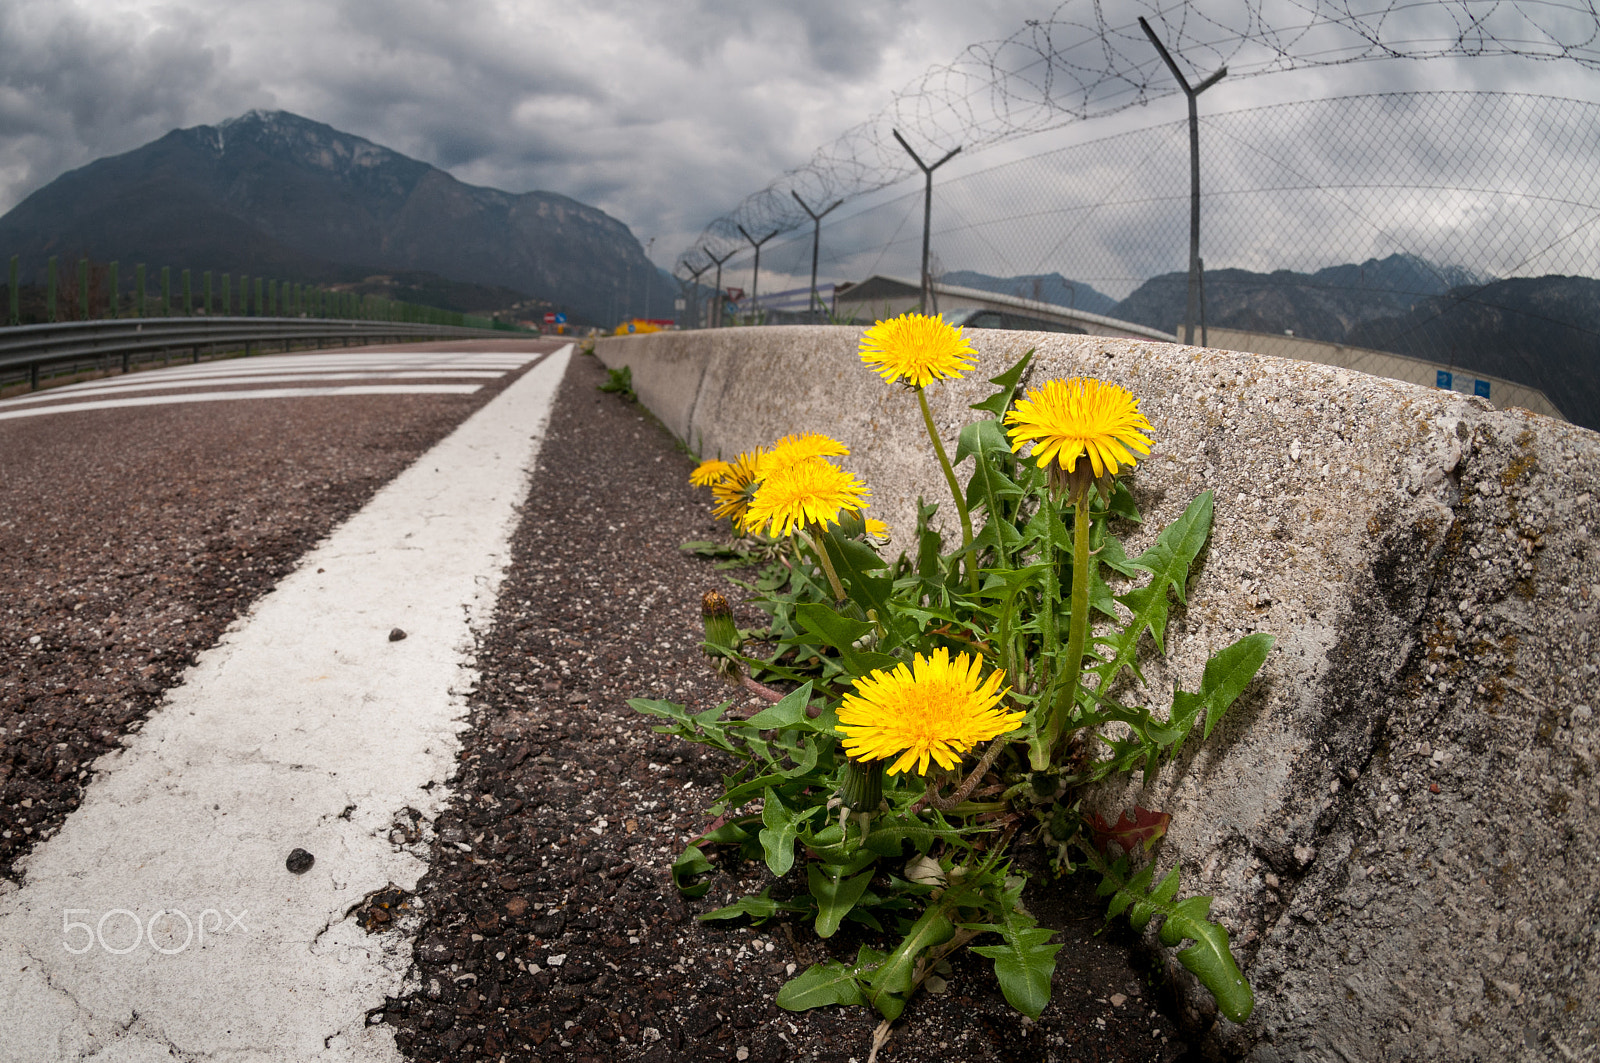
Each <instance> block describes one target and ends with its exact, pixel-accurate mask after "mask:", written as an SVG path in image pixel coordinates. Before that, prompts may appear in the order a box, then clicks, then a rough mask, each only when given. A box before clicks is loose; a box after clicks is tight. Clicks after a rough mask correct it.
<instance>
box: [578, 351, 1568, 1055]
mask: <svg viewBox="0 0 1600 1063" xmlns="http://www.w3.org/2000/svg"><path fill="white" fill-rule="evenodd" d="M860 331H861V330H860V329H855V328H835V327H793V328H782V329H727V330H721V331H716V332H687V333H661V334H656V335H651V336H643V337H629V338H618V339H611V340H604V341H602V342H601V343H600V344H599V346H598V350H597V353H598V355H599V357H600V358H601V359H602V360H603V361H604V362H605V363H606V364H607V365H609V366H611V367H613V368H615V367H620V366H622V365H629V366H631V368H632V372H633V380H634V387H635V389H636V390H637V391H638V393H639V395H640V398H641V400H642V401H643V402H644V403H645V404H646V405H647V406H649V407H650V408H651V409H652V410H654V411H655V412H656V413H657V415H658V416H659V417H660V418H661V419H662V420H663V421H664V422H665V423H666V424H667V426H668V427H669V428H671V429H672V431H673V432H675V433H677V434H678V435H679V436H680V437H681V438H683V439H685V440H686V441H687V442H688V443H689V444H690V445H691V446H693V447H694V448H695V449H696V450H698V451H699V452H700V453H702V454H703V455H705V456H713V455H716V454H718V453H721V454H722V455H723V456H725V457H732V456H733V454H734V453H736V452H738V451H740V450H743V449H747V448H749V447H752V446H755V445H758V444H761V443H764V442H768V441H770V440H772V439H774V438H776V437H778V436H780V435H783V434H785V433H787V432H793V431H807V430H810V431H820V432H826V433H828V434H830V435H833V436H835V437H837V438H839V439H841V440H843V441H845V442H846V443H848V444H850V446H851V447H852V448H853V453H852V454H851V456H850V457H849V458H847V459H844V464H846V465H847V466H848V467H849V468H850V469H851V470H852V471H853V472H855V473H856V474H858V475H859V476H861V477H862V478H863V479H864V480H866V482H867V483H868V484H869V485H870V487H871V488H872V490H873V506H872V508H871V509H870V510H869V514H870V515H875V516H878V517H880V518H883V519H885V520H888V521H889V522H890V523H891V524H892V525H893V526H894V527H895V530H896V534H897V545H898V544H899V543H901V542H902V541H903V539H904V536H905V533H906V531H908V530H909V529H910V527H911V524H912V522H913V521H914V517H915V503H916V499H917V497H918V496H919V495H920V496H924V497H926V498H927V499H928V500H929V501H938V500H940V499H941V498H942V497H943V496H944V493H945V490H946V489H945V487H944V485H943V482H942V480H941V478H940V477H939V474H938V473H937V471H936V469H935V467H934V465H933V461H932V455H931V448H930V446H929V444H928V442H927V439H926V437H925V435H924V434H923V429H922V425H921V421H920V417H919V415H918V413H917V407H916V402H915V399H914V397H913V396H912V395H911V394H910V393H908V392H906V391H904V390H903V389H900V388H897V387H891V386H888V385H886V384H884V383H883V382H882V381H881V380H880V379H879V378H878V377H876V376H874V375H873V374H872V373H871V372H869V371H868V370H867V369H866V368H865V367H864V366H863V365H861V363H860V361H859V359H858V357H857V355H856V342H857V339H858V337H859V335H860ZM973 339H974V341H975V343H976V345H977V347H978V349H979V352H980V355H981V360H980V364H979V367H978V369H977V371H975V372H973V373H971V374H969V375H968V376H967V377H965V378H964V379H962V380H960V381H955V382H951V383H947V384H942V385H935V386H933V387H931V388H930V389H929V400H930V403H931V405H932V407H933V409H934V412H935V417H936V420H937V422H938V424H939V426H940V429H941V431H942V432H943V433H944V436H945V439H946V441H947V445H948V444H953V442H954V440H955V438H956V435H957V432H958V431H959V428H960V425H961V424H963V423H965V422H966V421H967V420H968V419H969V417H970V415H971V413H970V411H969V410H968V408H967V407H968V406H969V405H970V404H971V403H973V402H976V401H979V400H980V399H982V398H984V397H986V395H987V394H988V392H989V390H991V389H990V386H989V385H988V384H986V383H985V382H984V381H985V379H986V378H987V377H990V376H993V375H995V374H997V373H999V372H1000V371H1001V370H1002V369H1003V368H1004V367H1005V366H1007V365H1009V364H1011V362H1012V361H1014V360H1015V359H1016V358H1017V357H1019V356H1020V355H1021V354H1022V353H1023V352H1024V351H1026V350H1027V349H1028V348H1029V347H1036V348H1037V349H1038V352H1039V353H1038V356H1037V357H1036V359H1035V361H1034V364H1033V367H1032V369H1031V371H1030V374H1029V382H1031V383H1032V384H1034V385H1037V384H1038V383H1040V382H1042V381H1044V380H1046V379H1049V378H1051V377H1057V376H1069V375H1092V376H1096V377H1100V378H1102V379H1105V380H1109V381H1112V382H1115V383H1117V384H1121V385H1122V386H1124V387H1126V388H1128V389H1129V390H1131V391H1132V392H1133V393H1134V394H1135V395H1137V396H1139V397H1140V398H1141V409H1142V410H1143V411H1144V412H1145V414H1146V415H1147V416H1148V417H1149V419H1150V421H1151V423H1152V425H1154V428H1155V432H1154V433H1153V437H1154V439H1155V451H1154V453H1152V455H1151V456H1150V457H1149V458H1148V459H1146V460H1145V461H1143V462H1141V463H1140V465H1139V467H1138V470H1137V472H1135V473H1134V474H1133V475H1132V477H1131V478H1130V487H1131V488H1132V490H1133V493H1134V495H1135V497H1136V498H1137V500H1138V501H1139V503H1140V506H1141V508H1142V509H1143V511H1144V514H1145V517H1146V523H1145V525H1144V527H1143V528H1142V529H1138V530H1136V531H1135V532H1133V533H1132V534H1131V535H1129V536H1127V542H1128V547H1129V549H1130V551H1134V552H1136V551H1137V550H1139V549H1141V548H1142V547H1143V546H1144V545H1146V544H1147V543H1148V542H1149V540H1150V539H1151V538H1153V536H1154V534H1155V532H1156V531H1157V530H1158V529H1160V528H1161V527H1163V526H1165V524H1166V523H1167V522H1168V521H1170V520H1171V519H1172V518H1173V517H1174V516H1176V515H1177V514H1178V513H1179V512H1181V510H1182V508H1183V507H1184V506H1185V505H1186V504H1187V503H1188V502H1189V501H1190V500H1191V499H1192V498H1193V497H1194V495H1195V494H1197V493H1198V492H1199V491H1201V490H1203V489H1205V488H1208V487H1209V488H1213V489H1214V490H1215V491H1216V517H1215V524H1214V528H1213V533H1212V540H1211V543H1210V546H1209V547H1208V549H1207V551H1206V552H1205V553H1204V554H1202V562H1201V565H1200V569H1199V572H1198V574H1197V575H1196V576H1195V578H1194V579H1193V580H1192V581H1191V585H1190V588H1189V601H1188V606H1187V607H1186V608H1177V609H1175V611H1174V614H1173V619H1172V622H1171V627H1170V634H1169V642H1168V650H1169V652H1170V654H1171V656H1170V657H1169V658H1168V659H1167V660H1166V661H1165V662H1160V661H1151V662H1149V663H1148V664H1147V665H1146V675H1147V677H1148V678H1149V680H1150V682H1151V684H1152V690H1153V691H1154V695H1153V697H1154V698H1155V700H1156V701H1157V703H1159V699H1160V697H1161V695H1162V693H1163V692H1166V691H1170V686H1171V684H1170V679H1171V678H1172V677H1173V676H1176V677H1177V678H1178V679H1180V680H1181V681H1182V682H1183V683H1184V684H1185V685H1186V686H1187V687H1188V689H1197V686H1196V684H1197V683H1198V681H1199V675H1200V670H1201V668H1202V665H1203V662H1204V660H1205V658H1206V656H1207V655H1208V654H1209V653H1211V652H1212V651H1214V650H1216V649H1217V648H1218V647H1220V646H1222V645H1224V644H1226V643H1228V642H1230V641H1232V640H1233V639H1235V638H1238V637H1239V636H1241V635H1243V634H1246V633H1248V632H1251V631H1266V632H1270V633H1272V634H1273V635H1275V636H1277V639H1278V643H1277V647H1276V648H1275V650H1274V651H1273V653H1272V655H1271V657H1270V658H1269V659H1268V661H1267V664H1266V666H1265V667H1264V668H1263V670H1262V673H1261V675H1260V677H1259V678H1258V680H1257V681H1256V683H1255V684H1254V685H1253V687H1252V688H1251V689H1250V690H1249V691H1248V692H1247V693H1246V694H1245V696H1244V697H1243V698H1241V699H1240V701H1239V702H1238V703H1237V704H1236V705H1235V707H1234V708H1233V709H1232V710H1231V712H1230V715H1229V717H1228V718H1227V720H1226V721H1225V722H1224V725H1223V726H1222V727H1220V728H1219V729H1218V731H1217V732H1216V733H1215V734H1213V736H1212V738H1211V739H1210V740H1209V741H1207V742H1205V743H1191V745H1190V747H1189V748H1188V749H1187V750H1186V751H1185V753H1184V755H1183V756H1182V757H1181V758H1180V759H1179V760H1178V761H1177V762H1175V763H1173V764H1171V765H1168V766H1167V767H1166V768H1164V769H1163V770H1162V772H1161V773H1160V775H1159V776H1158V777H1157V778H1155V779H1152V780H1148V781H1143V780H1137V779H1136V780H1135V781H1133V782H1130V783H1128V784H1126V785H1122V786H1117V787H1108V788H1106V789H1104V790H1102V791H1100V792H1098V793H1096V794H1094V795H1092V797H1091V799H1090V800H1091V803H1092V804H1095V805H1098V806H1100V807H1101V808H1103V809H1105V810H1107V811H1115V810H1117V809H1120V808H1123V807H1126V806H1127V805H1129V804H1131V803H1133V802H1134V801H1138V802H1140V803H1141V804H1143V805H1145V806H1146V807H1151V808H1158V809H1163V810H1165V811H1169V812H1171V813H1173V816H1174V819H1173V828H1172V831H1171V833H1170V834H1169V836H1168V839H1167V840H1166V842H1164V843H1163V847H1162V848H1161V849H1158V850H1157V859H1158V860H1159V861H1160V862H1161V863H1162V864H1163V866H1164V867H1165V866H1170V865H1171V864H1172V863H1174V862H1178V863H1181V865H1182V868H1183V880H1184V891H1185V893H1195V892H1201V893H1207V894H1214V895H1215V896H1216V898H1217V904H1216V907H1215V909H1214V910H1215V912H1216V914H1217V915H1218V917H1219V918H1220V919H1221V920H1222V921H1223V922H1224V924H1225V925H1227V926H1228V927H1229V929H1230V932H1231V933H1232V935H1233V940H1234V944H1235V946H1236V949H1235V951H1236V954H1237V955H1238V957H1239V959H1240V961H1241V963H1242V964H1243V965H1244V968H1245V970H1246V972H1247V974H1248V975H1249V977H1250V979H1251V982H1252V984H1253V985H1254V986H1255V989H1256V994H1257V1001H1258V1003H1257V1008H1256V1012H1255V1014H1254V1015H1253V1016H1252V1017H1251V1019H1250V1020H1249V1022H1248V1023H1247V1024H1246V1025H1244V1026H1242V1027H1240V1026H1234V1025H1232V1024H1231V1023H1228V1022H1226V1021H1225V1020H1220V1019H1217V1018H1215V1016H1214V1012H1213V1010H1212V1008H1211V1007H1210V1005H1209V1000H1208V998H1207V997H1206V995H1205V993H1204V991H1203V990H1198V989H1197V988H1195V987H1193V986H1190V985H1189V984H1188V982H1187V981H1186V979H1187V978H1188V976H1187V973H1186V972H1183V971H1182V969H1181V968H1178V967H1177V966H1176V964H1170V966H1171V967H1172V969H1173V972H1174V979H1175V981H1176V982H1177V983H1178V984H1179V985H1180V987H1187V988H1186V991H1185V1000H1186V1006H1187V1008H1188V1009H1189V1019H1190V1021H1191V1022H1192V1023H1194V1024H1195V1026H1196V1028H1197V1029H1201V1030H1204V1031H1205V1032H1204V1036H1205V1037H1206V1039H1207V1042H1208V1044H1209V1046H1210V1048H1211V1049H1212V1050H1213V1051H1214V1052H1215V1053H1217V1054H1220V1055H1225V1056H1229V1057H1235V1058H1237V1057H1245V1056H1248V1057H1249V1058H1252V1059H1255V1060H1260V1061H1262V1063H1266V1061H1273V1060H1291V1059H1294V1060H1298V1059H1313V1060H1324V1059H1325V1060H1330V1061H1332V1060H1338V1059H1343V1060H1346V1061H1354V1060H1401V1059H1439V1060H1464V1059H1481V1060H1489V1059H1529V1060H1532V1059H1540V1060H1543V1059H1568V1060H1577V1059H1585V1058H1593V1057H1594V1056H1595V1054H1596V1053H1597V1052H1600V1006H1597V1003H1596V1002H1597V1001H1600V843H1597V840H1596V834H1597V828H1600V787H1597V786H1596V781H1595V772H1596V768H1597V764H1596V759H1595V751H1596V744H1597V741H1600V724H1597V721H1596V718H1595V712H1594V710H1595V709H1596V708H1597V707H1600V703H1597V698H1600V677H1597V674H1596V659H1597V655H1600V637H1597V630H1600V548H1597V547H1596V546H1595V545H1594V540H1593V530H1594V529H1600V498H1597V495H1600V435H1597V434H1596V433H1594V432H1590V431H1588V430H1586V429H1582V428H1577V427H1575V426H1573V425H1570V424H1567V423H1564V422H1559V421H1555V420H1551V419H1548V418H1545V417H1541V416H1538V415H1536V414H1531V413H1528V412H1526V411H1521V410H1508V411H1497V410H1495V409H1494V408H1493V407H1492V406H1490V405H1489V404H1488V403H1487V402H1485V401H1483V400H1481V399H1475V398H1468V397H1465V396H1461V395H1457V394H1453V393H1449V392H1443V391H1437V390H1433V389H1428V388H1422V387H1417V386H1414V385H1409V384H1404V383H1400V382H1397V381H1392V380H1385V379H1381V378H1378V377H1372V376H1366V375H1364V374H1361V373H1355V372H1350V371H1348V370H1342V369H1337V368H1333V367H1330V366H1324V365H1316V364H1309V363H1305V362H1294V361H1287V360H1280V359H1275V358H1268V357H1262V356H1258V355H1249V354H1239V353H1235V352H1229V351H1219V350H1209V349H1202V348H1193V347H1183V346H1178V345H1175V344H1163V343H1153V342H1141V341H1135V340H1117V339H1107V338H1102V337H1088V336H1062V335H1051V334H1044V333H1016V332H998V331H988V330H985V331H982V332H980V333H977V334H975V335H974V336H973ZM949 508H950V507H949V506H948V505H946V506H945V510H946V511H948V510H949ZM947 527H948V525H947Z"/></svg>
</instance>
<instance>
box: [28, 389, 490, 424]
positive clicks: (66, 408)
mask: <svg viewBox="0 0 1600 1063" xmlns="http://www.w3.org/2000/svg"><path fill="white" fill-rule="evenodd" d="M482 387H483V385H482V384H354V385H350V386H347V387H334V388H255V389H252V390H250V391H210V392H205V393H202V394H199V395H135V396H133V397H132V398H127V399H93V400H91V401H89V402H70V403H63V404H61V405H59V406H34V407H30V408H28V409H26V410H0V421H9V420H11V419H12V418H14V417H42V416H44V415H45V414H51V413H77V412H79V411H81V410H114V409H117V408H118V407H121V406H170V405H178V404H182V403H190V402H236V401H239V400H241V399H300V398H314V397H317V396H324V395H471V394H472V393H473V392H474V391H477V390H479V389H480V388H482Z"/></svg>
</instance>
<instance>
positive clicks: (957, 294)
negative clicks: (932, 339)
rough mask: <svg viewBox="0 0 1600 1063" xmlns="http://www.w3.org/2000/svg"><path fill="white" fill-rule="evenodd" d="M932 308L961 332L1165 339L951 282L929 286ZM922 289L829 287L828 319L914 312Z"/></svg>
mask: <svg viewBox="0 0 1600 1063" xmlns="http://www.w3.org/2000/svg"><path fill="white" fill-rule="evenodd" d="M933 296H934V304H935V305H934V306H931V307H929V308H928V311H927V312H928V313H930V314H932V313H939V314H940V315H942V316H943V317H944V319H945V320H946V321H948V322H950V323H951V324H953V325H961V326H963V327H965V328H1003V329H1017V330H1020V331H1025V332H1067V333H1073V334H1076V335H1087V336H1124V337H1128V338H1131V339H1143V340H1162V341H1165V342H1170V341H1171V337H1170V336H1168V335H1167V334H1166V333H1165V332H1161V331H1160V330H1158V329H1153V328H1147V327H1145V326H1144V325H1135V324H1134V323H1133V322H1131V321H1119V320H1118V319H1116V318H1114V317H1106V316H1105V315H1104V314H1091V313H1089V312H1088V311H1087V310H1074V309H1072V308H1071V307H1066V306H1061V305H1060V304H1058V303H1044V302H1039V301H1038V300H1036V299H1024V298H1022V297H1020V296H1016V295H1001V294H1000V293H999V292H986V291H982V290H980V289H977V288H961V287H957V286H955V285H951V284H940V283H938V282H937V281H936V282H934V285H933ZM921 298H922V289H921V287H920V286H919V285H917V284H914V283H912V282H911V281H904V280H898V279H896V278H894V277H882V276H875V277H868V278H867V279H866V280H864V281H862V282H861V283H859V284H839V285H836V286H835V287H834V289H833V314H834V319H835V320H837V321H841V322H849V321H854V322H856V323H857V324H862V325H870V324H872V323H873V322H874V321H878V320H881V319H883V318H886V317H898V316H899V315H901V314H904V313H906V312H907V311H909V310H915V309H917V306H918V304H919V303H920V302H921Z"/></svg>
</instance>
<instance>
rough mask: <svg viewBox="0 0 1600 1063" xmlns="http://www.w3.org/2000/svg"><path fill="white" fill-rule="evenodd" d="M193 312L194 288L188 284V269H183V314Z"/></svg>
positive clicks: (187, 314)
mask: <svg viewBox="0 0 1600 1063" xmlns="http://www.w3.org/2000/svg"><path fill="white" fill-rule="evenodd" d="M193 314H194V288H193V287H191V286H190V282H189V271H188V270H184V271H183V316H184V317H190V316H192V315H193Z"/></svg>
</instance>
